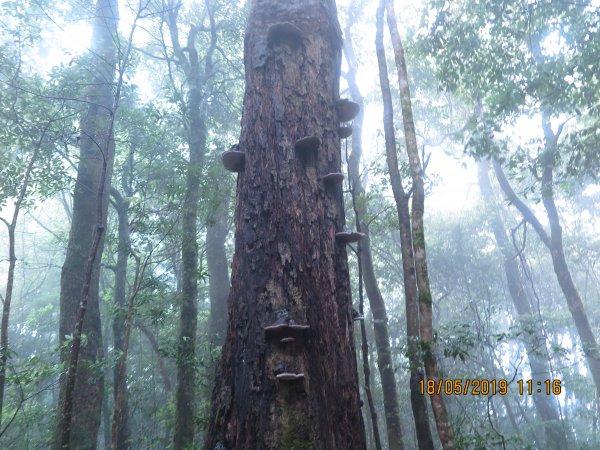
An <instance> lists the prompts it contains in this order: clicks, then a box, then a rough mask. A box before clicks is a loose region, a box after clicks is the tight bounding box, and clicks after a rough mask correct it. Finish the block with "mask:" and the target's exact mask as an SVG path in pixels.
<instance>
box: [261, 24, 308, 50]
mask: <svg viewBox="0 0 600 450" xmlns="http://www.w3.org/2000/svg"><path fill="white" fill-rule="evenodd" d="M267 40H268V42H269V45H271V46H275V45H279V44H282V43H290V44H295V45H298V44H300V42H301V41H302V30H301V29H300V28H298V27H297V26H296V25H294V24H293V23H290V22H281V23H276V24H273V25H271V26H270V27H269V29H268V31H267Z"/></svg>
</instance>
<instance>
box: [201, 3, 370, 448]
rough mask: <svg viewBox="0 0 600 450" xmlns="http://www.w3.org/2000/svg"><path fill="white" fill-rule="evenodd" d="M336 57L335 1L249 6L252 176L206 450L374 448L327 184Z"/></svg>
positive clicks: (247, 174)
mask: <svg viewBox="0 0 600 450" xmlns="http://www.w3.org/2000/svg"><path fill="white" fill-rule="evenodd" d="M340 56H341V31H340V29H339V24H338V22H337V13H336V9H335V2H334V1H333V0H302V1H298V2H280V1H279V0H266V1H258V0H255V1H253V2H252V3H251V11H250V16H249V19H248V27H247V32H246V39H245V52H244V61H245V68H246V93H245V98H244V108H243V118H242V132H241V139H240V143H239V149H240V150H241V151H242V152H243V153H242V154H243V158H244V161H245V164H244V168H243V169H240V170H242V171H241V172H240V173H239V175H238V182H237V183H238V184H237V207H236V215H235V224H236V234H235V244H236V245H235V256H234V261H233V268H232V283H231V291H230V296H229V315H228V317H229V322H228V331H227V337H226V340H225V345H224V347H223V352H222V359H221V362H220V364H219V370H218V376H217V381H216V386H215V389H214V392H213V399H212V408H211V414H210V417H211V418H210V422H209V428H208V432H207V438H206V443H205V449H207V450H213V449H215V448H228V449H230V448H231V449H233V448H239V449H241V448H248V449H279V448H314V449H317V450H322V449H348V450H353V449H364V448H365V446H366V445H365V437H364V427H363V421H362V415H361V413H360V406H359V389H358V377H357V368H356V355H355V349H354V336H353V335H354V332H353V323H352V315H351V298H350V285H349V278H348V266H347V254H346V249H345V245H344V244H343V243H342V242H341V239H342V238H343V235H342V236H341V237H338V238H336V233H337V232H340V231H341V230H342V229H343V226H344V206H343V195H342V189H341V186H340V184H339V183H337V184H336V183H330V182H328V181H327V180H324V179H323V177H324V176H325V175H326V174H329V173H339V172H340V168H341V155H340V144H339V135H338V133H337V130H338V127H339V123H340V118H341V112H340V107H341V104H339V103H336V101H337V100H338V95H339V94H338V91H339V81H338V77H339V70H340ZM305 137H308V139H306V140H304V139H303V138H305ZM315 138H317V139H315ZM307 326H308V327H309V328H306V327H307ZM268 327H271V328H268ZM265 328H267V329H265ZM286 338H293V339H294V340H293V341H290V340H289V339H286ZM282 339H284V342H281V341H282Z"/></svg>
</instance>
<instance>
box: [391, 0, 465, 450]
mask: <svg viewBox="0 0 600 450" xmlns="http://www.w3.org/2000/svg"><path fill="white" fill-rule="evenodd" d="M382 1H383V2H384V3H385V5H386V9H387V13H388V14H387V19H388V27H389V30H390V35H391V38H392V46H393V47H394V58H395V61H396V70H397V72H398V85H399V90H400V104H401V107H402V123H403V125H404V138H405V140H406V153H407V155H408V163H409V167H410V173H411V178H412V215H411V218H412V222H411V225H412V244H413V254H414V259H415V272H416V278H417V291H418V295H419V327H420V333H421V344H422V345H421V347H422V349H423V353H424V355H423V360H424V363H425V373H426V374H427V378H429V379H433V380H435V381H436V382H437V381H438V380H439V377H440V374H439V370H438V366H437V358H436V356H435V353H434V347H435V338H434V333H433V317H432V296H431V289H430V284H429V275H428V271H427V255H426V251H425V228H424V224H423V214H424V212H425V189H424V185H423V167H422V165H421V161H420V158H419V150H418V148H417V134H416V132H415V124H414V120H413V113H412V105H411V96H410V87H409V84H408V72H407V70H406V61H405V58H404V48H403V46H402V41H401V40H400V34H399V33H398V27H397V25H396V17H395V13H394V4H393V2H391V1H389V0H382ZM429 399H430V401H431V407H432V409H433V415H434V417H435V424H436V426H437V430H438V435H439V437H440V441H441V443H442V447H443V448H444V449H445V450H449V449H453V448H455V445H454V434H453V432H452V427H451V426H450V420H449V417H448V412H447V410H446V405H445V401H444V397H443V396H441V395H437V394H435V395H430V396H429Z"/></svg>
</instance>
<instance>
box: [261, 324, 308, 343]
mask: <svg viewBox="0 0 600 450" xmlns="http://www.w3.org/2000/svg"><path fill="white" fill-rule="evenodd" d="M309 328H310V325H303V324H298V323H296V322H294V321H293V320H282V321H281V320H280V321H277V322H275V323H274V324H272V325H269V326H266V327H264V330H265V333H266V334H267V336H268V337H270V338H272V339H273V340H274V341H275V342H277V341H279V342H280V343H282V344H283V343H290V342H294V341H295V340H296V339H300V338H303V337H305V336H306V333H307V331H308V330H309ZM284 339H287V340H285V341H284ZM290 339H291V340H290Z"/></svg>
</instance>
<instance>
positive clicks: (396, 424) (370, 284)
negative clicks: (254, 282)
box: [344, 23, 404, 450]
mask: <svg viewBox="0 0 600 450" xmlns="http://www.w3.org/2000/svg"><path fill="white" fill-rule="evenodd" d="M351 25H352V24H351V23H349V24H348V26H347V27H346V30H345V33H344V34H345V36H346V40H345V46H344V51H345V54H346V56H347V61H348V75H347V80H348V86H349V88H350V92H351V94H352V98H353V99H354V101H356V102H357V103H358V104H359V105H360V107H361V111H360V112H359V114H358V116H357V117H356V119H355V120H354V122H353V123H352V153H351V154H350V157H349V158H348V174H349V180H348V182H349V185H350V192H351V194H352V202H353V205H354V214H355V217H356V229H357V231H358V232H363V233H366V234H367V236H368V235H369V227H368V224H367V223H366V221H365V216H366V214H367V203H366V197H365V189H364V187H363V185H362V182H361V179H360V159H361V155H362V124H363V117H364V111H363V104H364V101H363V97H362V95H361V93H360V90H359V89H358V85H357V83H356V58H355V56H354V49H353V46H352V36H351ZM357 198H358V199H360V201H358V202H357V201H356V199H357ZM358 255H359V263H360V265H361V271H362V275H363V276H364V282H365V288H366V290H367V296H368V299H369V305H370V309H371V313H372V314H373V329H374V334H375V347H376V349H377V367H378V369H379V376H380V378H381V387H382V390H383V407H384V412H385V423H386V430H387V438H388V446H389V448H390V450H396V449H403V448H404V444H403V440H402V426H401V423H400V407H399V405H398V394H397V392H396V376H395V373H394V366H393V361H392V351H391V348H390V336H389V332H388V326H387V323H388V318H387V311H386V306H385V302H384V300H383V296H382V295H381V291H380V290H379V286H378V285H377V278H376V276H375V270H374V268H373V257H372V255H371V245H370V239H364V240H362V241H360V242H359V243H358ZM361 281H362V280H361ZM362 326H364V325H363V324H361V328H362Z"/></svg>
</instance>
